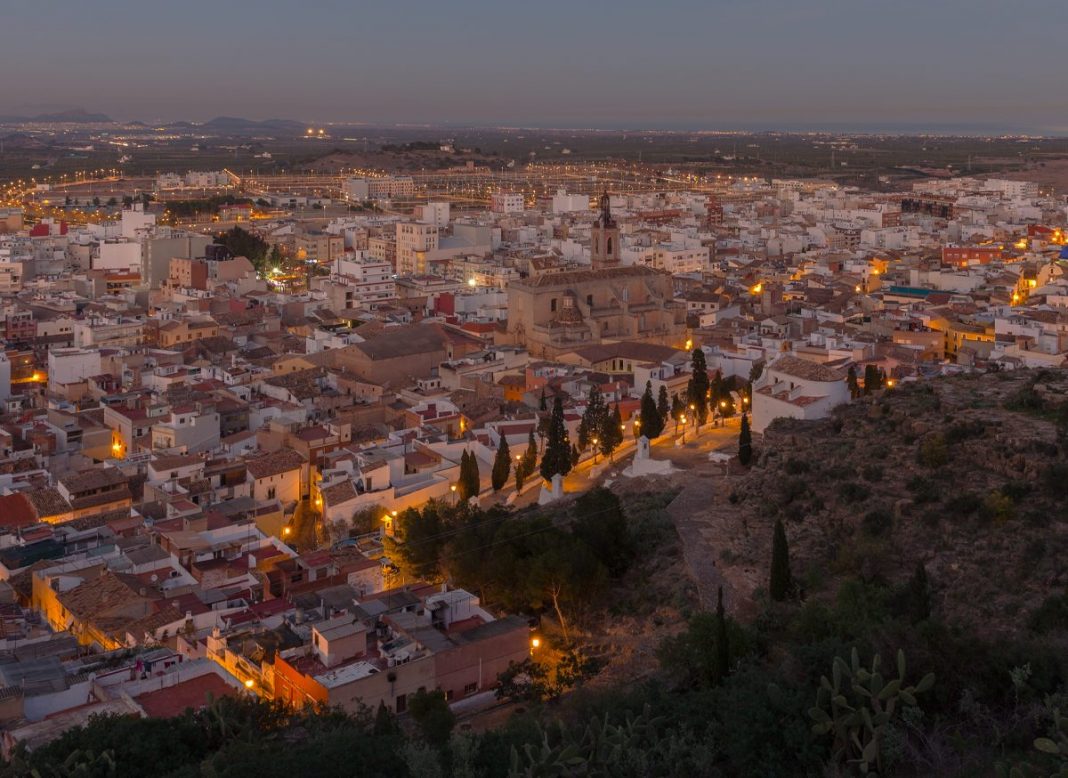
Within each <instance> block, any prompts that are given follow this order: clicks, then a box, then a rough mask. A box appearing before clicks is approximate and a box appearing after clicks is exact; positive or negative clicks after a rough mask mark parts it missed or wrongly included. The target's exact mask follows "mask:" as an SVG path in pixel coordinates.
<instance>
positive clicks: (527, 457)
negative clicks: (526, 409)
mask: <svg viewBox="0 0 1068 778" xmlns="http://www.w3.org/2000/svg"><path fill="white" fill-rule="evenodd" d="M519 464H520V466H521V467H522V468H523V478H524V479H526V478H529V477H530V476H532V475H533V474H534V469H535V468H536V467H537V466H538V444H537V442H536V441H535V440H534V430H531V431H530V437H529V438H528V439H527V450H526V451H524V452H523V461H522V462H520V463H519Z"/></svg>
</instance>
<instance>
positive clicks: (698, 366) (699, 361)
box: [686, 348, 711, 425]
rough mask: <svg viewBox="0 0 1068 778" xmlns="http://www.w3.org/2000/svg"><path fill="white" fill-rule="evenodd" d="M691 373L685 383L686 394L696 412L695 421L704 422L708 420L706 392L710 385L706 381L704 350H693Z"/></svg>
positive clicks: (706, 369)
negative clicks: (687, 381) (688, 380)
mask: <svg viewBox="0 0 1068 778" xmlns="http://www.w3.org/2000/svg"><path fill="white" fill-rule="evenodd" d="M690 367H691V368H692V370H693V375H691V376H690V382H689V384H687V388H686V394H687V399H688V400H689V401H690V404H691V405H692V406H694V413H695V414H697V423H698V424H699V425H700V424H704V423H705V421H707V420H708V393H709V389H710V388H711V385H710V384H709V381H708V364H707V363H706V362H705V352H704V351H702V350H701V349H699V348H695V349H694V350H693V358H692V360H691V362H690Z"/></svg>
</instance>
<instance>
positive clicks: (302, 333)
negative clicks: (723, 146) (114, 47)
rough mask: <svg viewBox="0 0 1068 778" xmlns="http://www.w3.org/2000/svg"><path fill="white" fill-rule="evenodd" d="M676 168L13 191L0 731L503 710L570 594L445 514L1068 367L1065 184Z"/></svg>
mask: <svg viewBox="0 0 1068 778" xmlns="http://www.w3.org/2000/svg"><path fill="white" fill-rule="evenodd" d="M311 132H312V131H311V130H309V133H311ZM446 145H447V144H446V143H444V142H443V143H442V146H443V147H444V146H446ZM643 171H644V168H643V167H642V166H639V165H629V164H626V163H620V164H619V165H616V166H614V168H613V167H611V166H605V165H584V164H583V163H575V164H570V163H568V164H567V165H543V164H531V165H530V166H529V168H527V169H523V170H517V171H503V172H502V171H494V170H490V169H488V168H487V169H480V168H479V167H478V166H477V165H474V164H471V163H468V164H466V165H463V166H461V167H459V168H457V169H456V170H452V171H445V172H439V173H434V174H421V175H420V174H413V175H409V174H402V173H397V172H391V171H384V170H376V171H363V172H361V173H359V174H342V175H334V174H331V175H318V174H305V175H296V174H289V175H284V176H281V175H279V176H275V177H270V176H258V175H242V174H240V173H235V172H232V171H230V170H228V169H224V170H218V171H184V170H183V171H175V172H168V173H163V174H160V175H159V176H157V177H155V178H152V179H149V178H145V177H140V178H139V177H129V178H127V177H124V176H123V175H122V174H121V173H120V172H119V171H104V170H99V171H93V172H91V173H87V174H84V175H76V176H63V177H62V178H61V179H49V180H42V181H36V180H34V181H16V182H13V183H12V184H11V186H10V187H9V188H8V193H7V205H6V206H5V207H4V208H3V209H2V210H0V293H2V294H3V297H2V301H0V309H2V310H0V324H2V327H3V331H2V335H3V338H4V343H5V349H4V352H3V354H2V355H0V401H2V404H3V405H2V408H3V416H2V420H0V455H2V457H3V458H2V460H0V532H2V533H3V534H2V535H0V600H2V602H3V603H4V604H3V614H4V618H3V629H4V634H3V643H2V644H0V652H2V653H3V656H4V660H3V661H2V662H0V682H2V684H3V689H0V699H3V704H2V706H0V710H2V717H0V718H2V720H3V721H4V722H5V729H4V733H3V749H4V754H5V755H6V756H10V755H11V754H13V753H15V751H16V749H17V747H19V746H20V744H21V745H22V747H28V748H31V749H33V748H39V747H41V746H42V745H44V744H46V743H48V742H50V741H52V740H54V739H55V738H57V737H59V736H60V735H61V734H62V733H63V732H65V731H67V730H68V729H70V728H71V727H74V726H77V725H80V724H84V723H86V722H88V721H90V719H91V717H93V716H96V715H100V714H105V713H110V714H115V713H118V714H123V715H135V716H173V715H177V714H179V713H181V712H182V711H183V710H184V709H185V708H187V707H194V708H195V707H198V706H204V705H206V704H207V700H209V699H210V698H211V696H214V697H219V696H241V695H247V696H251V697H257V698H261V699H265V700H273V701H278V702H280V703H283V704H286V705H290V706H293V707H295V708H300V707H302V706H304V705H324V706H328V707H335V708H340V709H342V710H346V711H348V712H351V713H356V712H358V711H359V710H360V709H362V708H364V707H366V708H370V709H371V710H375V709H378V708H385V709H386V710H388V711H390V712H392V713H394V714H404V713H406V712H407V711H408V709H409V703H410V702H411V701H412V700H413V698H417V697H419V696H420V695H425V693H426V692H427V690H436V691H438V692H440V693H441V694H442V695H443V698H444V700H445V701H446V702H447V703H448V704H450V705H452V706H453V708H454V709H456V710H464V706H465V705H466V706H468V709H469V710H479V709H482V708H485V707H489V706H492V705H493V704H495V702H496V696H495V695H494V690H495V689H496V688H497V686H498V684H499V679H500V677H501V676H502V674H506V673H507V672H508V671H509V669H510V668H512V667H514V666H516V665H520V664H522V663H523V662H524V661H526V660H527V659H528V658H529V657H531V656H533V655H535V653H536V651H537V649H538V648H539V647H540V646H541V641H542V640H543V639H544V636H547V635H550V634H557V635H558V634H560V633H562V634H563V635H564V636H567V629H568V617H567V616H566V615H565V612H564V609H563V608H562V607H561V605H560V604H559V602H557V601H556V599H555V598H548V599H547V600H546V603H545V605H544V606H543V607H542V608H540V609H539V608H529V607H515V608H513V609H511V610H509V609H507V608H503V607H501V606H502V600H500V599H497V600H496V601H495V602H494V604H493V607H489V606H488V605H487V604H486V603H483V602H482V599H481V598H480V594H481V593H480V592H479V591H469V590H467V589H465V588H464V587H463V586H461V585H458V583H457V581H456V580H455V577H456V576H454V575H448V576H445V575H442V573H441V568H440V567H437V566H436V565H435V563H433V562H430V563H427V562H426V560H425V559H423V558H422V557H423V556H425V554H424V553H423V552H424V550H425V548H426V547H427V544H428V543H430V542H431V541H433V539H434V538H435V537H436V536H435V534H434V533H435V532H438V533H439V535H440V534H441V532H446V533H447V532H450V531H452V530H449V531H445V530H441V531H439V530H435V529H433V527H435V526H437V525H430V524H428V522H429V521H430V519H429V518H428V515H427V514H428V511H435V510H438V508H435V506H440V510H442V511H453V512H457V511H460V512H462V511H477V512H482V513H479V514H478V515H497V516H501V515H504V516H507V515H509V514H515V513H521V512H523V511H531V510H542V511H550V512H551V511H552V510H553V505H554V503H559V504H569V501H572V500H574V498H576V497H577V496H581V495H583V494H587V493H597V492H598V490H602V488H603V487H604V486H605V485H607V484H610V483H612V482H613V481H617V480H619V479H624V480H626V479H629V478H654V479H655V478H657V477H660V476H666V475H667V474H670V473H672V472H678V471H679V470H687V469H689V468H692V467H694V466H695V464H698V463H706V464H707V463H710V462H711V463H718V464H719V465H721V466H722V469H721V470H716V469H713V470H712V471H707V470H706V471H703V475H702V476H701V477H702V478H707V479H713V480H714V479H717V478H728V477H729V475H730V473H731V472H732V467H733V468H738V467H742V468H744V467H746V466H748V465H749V464H750V460H751V458H752V457H753V449H754V439H755V440H756V441H757V447H759V441H760V439H761V435H762V434H763V433H764V432H765V430H766V429H767V428H768V427H769V425H771V424H772V422H774V421H775V420H777V419H782V418H788V419H796V420H819V419H825V418H828V417H829V416H830V415H831V414H832V412H833V411H834V410H835V409H836V408H839V407H841V406H844V405H848V404H849V403H851V402H852V401H854V400H856V399H857V398H860V397H863V396H869V395H872V394H873V393H878V394H882V395H885V394H886V393H893V392H895V391H899V390H902V389H905V388H907V387H908V386H910V385H916V384H919V383H924V382H929V381H931V380H933V379H936V378H939V377H947V376H955V375H966V374H971V373H977V372H984V373H985V372H990V371H1014V370H1018V369H1026V368H1055V367H1062V366H1063V365H1064V362H1065V357H1066V355H1068V317H1066V314H1065V312H1064V311H1065V306H1066V305H1068V278H1065V277H1064V265H1063V264H1062V262H1061V261H1062V260H1064V259H1068V247H1066V244H1068V234H1066V230H1068V209H1066V207H1065V204H1064V200H1063V198H1062V197H1057V196H1054V195H1052V194H1051V193H1049V192H1043V191H1040V188H1039V186H1038V184H1036V183H1033V182H1029V181H1026V180H1016V179H1008V178H997V177H972V176H940V177H927V178H923V179H921V180H917V181H915V182H914V183H910V184H907V185H903V188H901V189H900V190H898V191H886V188H885V187H883V188H882V189H881V190H880V191H868V190H865V189H863V188H860V187H857V186H850V185H842V184H840V183H837V182H835V181H834V180H831V179H828V178H820V177H814V178H796V179H795V178H792V179H770V178H769V179H765V178H762V177H757V176H732V175H711V176H699V175H691V174H685V175H683V174H677V173H674V172H665V171H663V170H661V171H660V172H659V173H658V174H657V175H656V176H654V177H652V178H650V177H649V176H647V175H645V174H644V172H643ZM569 184H570V186H569ZM484 512H489V513H484ZM505 521H507V519H505ZM428 527H430V529H428ZM474 550H476V551H477V550H478V547H476V548H475V549H474ZM691 553H692V552H691Z"/></svg>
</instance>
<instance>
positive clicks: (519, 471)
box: [515, 462, 527, 493]
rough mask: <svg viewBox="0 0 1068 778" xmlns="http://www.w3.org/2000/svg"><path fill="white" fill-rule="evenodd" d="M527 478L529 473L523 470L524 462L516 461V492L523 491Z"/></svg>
mask: <svg viewBox="0 0 1068 778" xmlns="http://www.w3.org/2000/svg"><path fill="white" fill-rule="evenodd" d="M526 480H527V474H526V473H525V472H524V470H523V463H522V462H516V463H515V490H516V492H517V493H518V492H521V491H523V483H524V482H525V481H526Z"/></svg>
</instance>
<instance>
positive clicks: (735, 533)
mask: <svg viewBox="0 0 1068 778" xmlns="http://www.w3.org/2000/svg"><path fill="white" fill-rule="evenodd" d="M725 497H726V499H723V500H720V501H718V502H717V504H716V505H714V506H713V507H711V508H710V509H709V510H708V513H707V516H706V517H705V518H706V519H707V521H708V523H709V526H710V528H712V529H713V530H714V532H713V533H712V534H713V536H714V537H716V538H717V540H716V544H717V545H718V549H715V552H716V553H718V555H719V559H718V565H719V569H720V572H721V573H722V574H723V576H724V577H725V579H726V581H727V584H728V587H729V590H730V592H731V593H732V594H734V595H735V596H736V598H737V599H738V601H739V607H740V608H742V610H743V611H746V610H748V611H753V610H754V608H755V603H756V601H757V600H759V598H760V596H761V593H762V590H763V588H764V587H766V585H767V580H766V569H767V564H768V560H769V559H770V556H771V539H772V523H773V522H774V521H775V520H776V519H781V520H782V521H783V523H784V525H785V528H786V532H787V535H788V537H789V543H790V554H791V559H792V562H793V572H794V577H795V579H796V581H797V584H798V586H799V588H800V591H801V593H802V594H803V595H804V597H805V599H809V600H815V601H821V600H828V599H830V598H833V597H835V596H837V594H838V593H839V591H840V587H841V584H842V583H843V582H848V581H853V580H858V579H859V580H862V581H865V582H868V583H870V584H875V585H879V586H882V585H887V586H889V585H894V584H900V583H903V582H904V581H905V580H906V579H907V578H908V577H909V576H910V575H912V574H913V573H914V571H915V570H916V568H917V565H918V564H922V565H924V567H925V568H926V574H927V577H928V579H929V581H930V587H931V594H932V610H933V613H934V615H936V616H937V617H938V618H939V619H941V620H943V621H944V622H945V623H946V624H949V625H953V626H955V627H958V628H962V629H969V630H971V629H975V630H981V631H982V632H983V633H984V634H985V635H987V636H995V635H1005V636H1014V637H1022V636H1025V635H1027V634H1029V633H1031V634H1041V635H1045V636H1048V637H1049V638H1050V639H1056V640H1060V639H1063V637H1064V631H1065V628H1066V626H1068V620H1066V609H1068V606H1066V604H1065V591H1066V586H1068V373H1066V372H1064V371H1020V372H1014V373H990V374H985V375H977V376H960V377H955V378H949V379H945V380H940V381H933V382H929V383H923V384H914V385H907V386H905V387H902V388H899V389H895V390H892V391H888V392H886V393H884V394H883V395H881V396H877V397H868V398H862V399H861V400H860V401H858V402H857V403H856V404H854V405H852V406H849V407H846V408H842V409H839V412H838V413H836V414H835V416H834V417H833V418H831V419H827V420H824V421H821V422H817V423H812V422H797V421H793V420H780V421H779V422H776V423H775V424H774V425H772V427H771V428H770V429H769V430H768V432H767V434H766V435H765V439H764V444H763V448H762V452H761V455H760V456H759V459H758V462H757V464H756V465H755V466H754V467H753V469H752V470H751V471H750V473H749V474H747V475H746V476H744V477H742V478H740V479H738V480H736V481H735V482H733V483H732V484H730V486H729V487H728V491H727V494H726V495H725Z"/></svg>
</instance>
